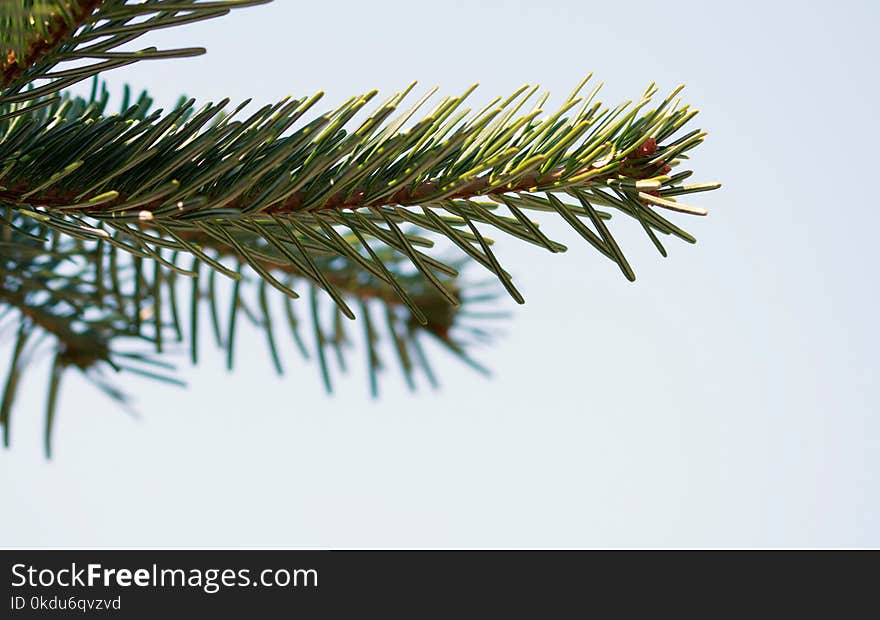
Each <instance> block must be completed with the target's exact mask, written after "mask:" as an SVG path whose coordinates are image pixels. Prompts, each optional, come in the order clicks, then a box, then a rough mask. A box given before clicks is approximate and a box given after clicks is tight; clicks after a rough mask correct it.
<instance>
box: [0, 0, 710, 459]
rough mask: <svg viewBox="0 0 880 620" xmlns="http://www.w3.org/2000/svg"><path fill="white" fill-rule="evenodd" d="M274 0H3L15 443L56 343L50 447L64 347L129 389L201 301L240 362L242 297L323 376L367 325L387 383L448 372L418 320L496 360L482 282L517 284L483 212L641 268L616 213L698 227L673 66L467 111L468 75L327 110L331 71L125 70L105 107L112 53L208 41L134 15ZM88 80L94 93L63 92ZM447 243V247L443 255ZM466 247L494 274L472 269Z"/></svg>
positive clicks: (4, 183) (221, 341)
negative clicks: (236, 87)
mask: <svg viewBox="0 0 880 620" xmlns="http://www.w3.org/2000/svg"><path fill="white" fill-rule="evenodd" d="M266 1H267V0H225V1H224V0H219V1H203V2H199V1H196V0H146V1H139V2H135V1H131V0H105V1H100V0H78V1H77V0H2V1H0V22H2V23H0V26H2V45H0V51H2V57H0V218H2V219H0V277H2V281H3V287H2V291H0V330H2V331H0V333H2V334H4V335H5V336H6V338H7V340H11V347H10V348H11V354H12V357H11V361H10V363H9V367H8V370H7V374H6V378H5V382H4V383H3V385H2V390H3V391H2V394H0V424H2V428H3V435H4V442H5V443H6V445H8V444H9V441H10V437H11V432H12V418H11V409H12V405H13V402H14V400H15V396H16V392H17V389H18V386H19V384H20V380H21V376H22V373H23V371H24V369H25V368H26V367H27V366H28V364H29V363H30V362H32V361H33V359H34V358H35V357H36V356H37V354H38V353H39V352H41V351H48V352H50V353H51V355H52V356H53V357H52V359H53V361H52V365H51V372H50V378H49V389H48V397H47V401H48V403H47V410H46V426H45V429H46V432H45V448H46V450H47V453H48V452H49V451H50V450H51V432H52V427H53V421H54V417H55V403H56V401H57V397H58V390H59V385H60V381H61V377H62V375H63V373H64V371H65V370H66V369H68V368H70V367H75V368H78V369H79V370H81V371H82V372H83V374H84V375H85V376H86V377H87V378H88V379H90V380H91V381H92V382H94V383H95V385H97V386H98V387H99V388H101V389H102V390H103V391H104V392H106V393H107V394H108V395H110V396H111V397H113V398H114V399H116V400H118V401H119V402H120V403H121V404H125V403H126V402H127V397H126V395H124V394H122V393H121V392H119V391H118V390H117V389H116V388H114V387H113V386H112V385H111V384H110V383H109V382H108V378H107V375H108V372H109V371H113V372H118V371H127V372H132V373H137V374H141V375H145V376H148V377H152V378H156V379H160V380H164V381H169V382H172V383H177V382H179V380H178V379H176V378H175V376H174V374H173V371H174V366H172V365H171V364H170V363H168V362H167V361H166V360H165V359H163V357H164V356H163V354H164V353H166V352H167V351H168V350H169V349H170V348H177V347H179V346H181V343H187V345H188V348H189V351H190V357H191V359H192V361H193V362H194V363H195V362H196V361H197V360H198V356H199V351H200V347H199V340H200V338H201V337H203V334H202V331H203V330H201V329H200V324H201V322H202V315H203V314H204V315H206V316H207V317H208V320H209V322H210V332H211V333H212V339H213V340H215V341H216V343H217V344H218V345H220V346H221V347H223V348H225V350H226V357H227V363H228V366H229V367H230V368H232V366H233V362H234V352H235V348H234V347H235V332H236V325H237V323H238V321H239V319H240V318H241V317H244V318H246V319H248V320H250V321H252V322H253V323H255V324H257V325H259V326H260V327H262V328H263V330H264V332H265V334H266V341H267V345H268V349H269V353H270V356H271V358H272V361H273V363H274V365H275V367H276V369H277V370H278V372H279V373H280V372H281V371H282V361H281V355H280V353H281V348H282V346H281V343H280V342H279V340H278V335H277V334H276V332H277V331H278V330H277V327H278V324H279V323H280V322H281V321H283V322H285V323H286V324H287V325H288V327H289V328H290V332H291V334H292V337H293V341H294V343H295V344H296V347H297V348H298V349H299V351H300V352H301V353H302V355H303V356H304V357H307V358H308V357H315V358H317V361H318V366H319V368H320V371H321V376H322V378H323V381H324V383H325V385H326V386H327V388H328V389H329V388H330V386H331V373H330V366H331V365H338V366H340V367H341V368H342V369H343V370H344V369H345V367H346V363H347V354H348V350H349V349H350V348H351V345H352V343H354V342H356V341H360V342H362V343H363V349H364V351H365V352H364V354H363V355H364V357H365V359H366V365H367V369H368V371H369V378H370V385H371V390H372V392H373V393H374V394H375V393H376V392H377V390H378V383H377V375H378V373H379V371H380V370H381V369H382V368H383V367H384V363H383V358H385V357H390V356H393V357H396V358H397V363H398V364H399V366H400V368H401V370H402V373H403V376H404V378H405V380H406V381H407V383H408V385H409V386H410V387H413V386H414V385H415V379H414V375H415V374H416V373H417V372H421V373H422V374H423V375H424V376H425V377H426V378H427V380H428V381H429V382H430V383H431V384H436V380H435V377H434V374H433V372H432V370H431V367H430V365H429V363H428V356H427V354H426V352H425V350H424V348H423V340H424V339H425V338H426V337H429V338H431V339H433V340H434V341H435V342H436V343H439V344H440V345H441V346H443V347H445V348H446V349H448V350H449V351H451V352H452V353H454V354H455V355H456V356H457V357H459V358H460V359H462V360H463V361H464V362H466V363H468V364H470V365H472V366H474V367H475V368H477V369H480V370H482V367H481V366H479V365H478V364H477V363H476V362H474V361H473V359H472V358H471V357H470V355H469V350H470V348H471V347H472V345H474V344H476V343H479V342H482V341H486V340H490V339H491V336H492V330H491V329H487V328H486V327H485V326H484V325H483V323H484V322H486V321H489V320H491V319H492V318H495V316H496V313H493V312H486V311H484V310H481V306H482V304H485V303H488V302H491V301H493V300H494V299H495V298H496V297H497V296H498V293H499V291H500V289H501V288H503V289H504V290H506V291H507V293H509V294H510V295H511V296H512V297H513V298H514V299H515V300H516V301H517V302H519V303H522V302H523V298H522V295H521V294H520V293H519V291H518V290H517V289H516V287H515V286H514V283H513V278H512V276H511V275H510V273H508V272H507V271H506V270H505V269H504V268H503V267H502V266H501V264H500V263H499V261H498V258H497V257H496V255H495V253H494V252H493V249H492V247H493V240H492V239H491V238H490V237H489V236H487V233H486V230H487V229H495V231H496V232H499V233H504V234H507V235H512V236H513V237H516V238H517V239H519V240H522V241H525V242H528V243H531V244H534V245H537V246H539V247H542V248H544V249H546V250H548V251H550V252H562V251H564V250H565V249H566V248H565V246H564V245H562V244H560V243H558V242H556V241H553V240H552V239H550V238H549V237H548V236H547V235H546V234H545V233H544V232H542V230H541V228H540V226H539V224H538V222H537V221H535V219H533V218H534V216H535V214H539V213H542V212H543V213H546V214H547V215H546V216H547V217H555V218H561V220H562V221H564V222H565V223H567V224H568V225H569V226H571V227H572V228H573V229H574V230H575V231H576V232H577V233H578V234H579V235H580V237H582V238H583V239H584V240H585V241H586V242H587V243H589V244H590V245H591V246H592V247H593V248H594V249H595V250H596V251H597V252H598V253H599V254H600V255H601V256H603V257H604V258H606V259H608V260H609V261H611V262H612V263H614V264H615V265H616V266H617V268H619V269H620V270H621V271H622V272H623V274H624V276H625V277H627V278H628V279H630V280H633V279H635V274H634V272H633V269H632V268H631V266H630V264H629V263H628V262H627V260H626V258H625V257H624V254H623V252H622V251H621V248H620V246H619V245H618V243H617V241H616V239H615V238H614V236H612V234H611V230H610V224H609V223H608V220H610V219H611V213H612V212H616V213H617V214H620V215H625V216H628V217H630V218H633V219H635V220H636V221H637V222H638V223H639V224H640V225H641V227H642V229H643V230H644V231H645V234H646V235H647V236H648V238H649V239H650V240H651V242H653V244H654V245H655V246H656V248H657V250H658V251H659V252H660V253H661V254H662V255H664V256H665V255H666V249H665V247H664V245H663V243H662V241H661V238H664V237H678V238H679V239H682V240H684V241H687V242H690V243H693V242H694V238H693V237H692V236H691V235H690V234H688V233H687V232H685V231H684V230H682V229H681V228H679V227H678V226H677V225H676V224H674V223H672V222H671V221H670V220H669V219H667V217H666V215H667V213H666V212H669V211H672V212H681V213H685V214H691V215H705V213H706V212H705V211H704V210H703V209H701V208H698V207H692V206H688V205H686V204H683V203H681V202H679V197H680V196H683V195H686V194H692V193H696V192H703V191H707V190H712V189H716V188H717V187H719V185H718V184H715V183H711V184H685V181H686V180H687V179H689V177H690V176H691V174H692V173H691V171H690V170H680V168H681V167H682V164H684V163H685V162H686V161H687V160H688V153H689V152H690V151H691V150H692V149H693V148H694V147H696V146H697V145H699V144H700V143H701V142H702V141H703V139H704V137H705V135H706V134H705V133H703V132H701V131H699V130H697V129H693V130H689V131H687V130H685V127H686V125H687V124H688V123H689V122H690V121H691V119H692V118H693V117H694V115H695V114H696V113H697V112H696V110H692V109H691V108H690V107H689V106H687V105H683V104H682V103H681V102H680V101H679V99H678V98H677V97H678V94H679V92H680V90H681V88H680V87H679V88H678V89H675V90H674V91H673V92H672V93H671V94H670V95H669V96H668V97H665V98H664V99H662V100H661V101H659V103H656V104H654V103H652V102H653V100H654V98H655V95H656V93H657V89H656V87H655V86H654V85H653V84H652V85H651V86H650V87H649V88H648V89H647V91H646V92H645V93H644V94H643V95H642V96H641V98H639V99H638V100H637V101H634V102H625V103H623V104H621V105H619V106H617V107H614V108H608V107H605V106H603V105H602V104H601V102H599V101H597V99H596V98H597V94H598V91H599V87H598V86H597V87H595V88H590V87H588V82H589V77H588V78H587V79H584V80H583V81H582V82H581V83H580V84H579V85H578V87H577V88H576V89H575V91H574V92H573V93H572V94H571V95H570V96H569V97H568V98H567V99H566V100H565V102H564V103H563V104H562V105H561V106H560V107H558V108H556V109H551V110H546V109H545V104H546V103H547V99H548V94H546V93H545V94H539V93H538V89H537V87H534V88H532V87H528V86H524V87H522V88H521V89H519V90H517V91H516V92H515V93H513V94H512V95H511V96H509V97H506V98H497V99H495V100H493V101H491V102H490V103H489V104H488V105H486V106H485V107H483V108H482V109H477V110H471V109H470V108H468V107H467V101H468V97H469V95H470V94H471V92H472V91H473V88H470V89H468V90H467V91H466V92H464V93H462V94H460V95H456V96H446V97H442V98H438V97H437V96H436V94H435V90H436V89H435V90H431V91H429V92H428V93H426V94H425V95H423V96H422V97H421V98H419V99H417V100H416V101H415V102H414V103H412V104H407V105H404V101H405V100H406V99H408V98H411V97H410V96H411V93H412V91H413V90H414V89H415V85H414V84H413V85H410V86H409V87H408V88H407V89H405V90H404V91H403V92H401V93H397V94H394V95H393V96H391V97H389V98H387V99H386V100H384V101H383V102H381V103H378V104H375V103H372V101H373V100H374V99H375V98H376V95H377V93H376V92H375V91H373V92H369V93H366V94H363V95H358V96H355V97H352V98H351V99H349V100H348V101H346V102H345V103H343V104H342V105H341V106H339V107H337V108H335V109H332V110H329V111H326V112H324V113H320V112H319V106H318V103H319V100H320V99H321V93H318V94H315V95H312V96H306V97H301V98H286V99H283V100H282V101H279V102H277V103H275V104H271V105H265V106H262V107H255V106H249V105H248V103H249V102H244V103H242V104H240V105H238V106H235V107H231V106H230V103H229V101H228V100H224V101H221V102H219V103H208V104H205V105H203V106H201V107H197V106H196V104H195V101H194V100H192V99H181V101H180V102H179V103H178V104H177V105H176V106H175V107H174V108H173V109H171V110H168V111H163V110H153V106H152V100H151V99H150V97H149V95H148V94H147V92H146V91H144V92H142V93H141V94H140V95H139V96H138V97H136V98H134V97H132V95H131V91H130V89H129V88H128V87H126V88H125V91H124V93H123V95H122V101H121V104H119V105H118V107H116V110H117V111H115V112H114V111H111V109H110V102H109V95H108V93H107V90H106V87H105V86H103V85H102V84H101V83H100V82H99V81H98V76H99V74H100V73H102V72H104V71H107V70H110V69H114V68H118V67H123V66H126V65H130V64H132V63H135V62H141V61H147V60H162V59H169V58H180V57H186V56H193V55H197V54H201V53H203V52H204V50H203V49H202V48H198V47H191V48H184V49H175V50H159V49H156V48H155V47H139V46H138V44H137V43H138V41H137V40H138V39H139V38H140V37H141V36H142V35H144V34H147V33H150V32H151V31H153V30H157V29H161V28H168V27H177V26H182V25H185V24H188V23H192V22H195V21H199V20H203V19H210V18H214V17H219V16H222V15H225V14H226V13H228V12H230V10H231V9H234V8H240V7H247V6H253V5H258V4H265V3H266ZM88 79H91V80H92V92H91V95H90V96H89V97H88V98H84V97H78V96H73V95H71V94H69V93H67V92H66V91H65V89H66V88H68V87H69V86H71V85H73V84H76V83H78V82H81V81H83V80H88ZM368 106H371V107H368ZM679 170H680V171H679ZM437 241H442V242H443V243H442V244H441V250H443V251H442V252H439V253H438V252H434V253H428V252H427V250H428V249H430V248H432V247H434V245H435V242H437ZM453 252H454V253H453ZM472 263H476V264H477V265H479V266H481V267H483V268H485V269H487V270H488V271H489V272H491V273H492V274H494V276H495V277H496V279H497V281H498V282H500V287H499V288H498V289H496V288H495V287H493V286H491V285H487V283H485V282H474V281H471V280H468V279H466V278H464V276H463V275H461V273H462V270H463V269H464V268H465V267H467V266H468V265H469V264H472ZM224 280H228V281H230V282H231V285H227V284H224V282H223V281H224ZM319 291H324V292H325V293H327V296H324V295H319ZM301 294H304V298H302V299H301V298H300V295H301ZM227 295H228V298H225V299H222V301H221V297H226V296H227ZM221 306H222V307H221ZM356 315H358V317H359V322H360V324H361V327H362V329H361V330H359V331H360V332H361V333H360V335H359V336H358V335H356V334H353V333H352V329H351V326H350V325H349V324H348V323H349V319H354V318H355V316H356ZM279 316H281V318H279ZM304 326H305V327H308V332H309V333H304V332H305V329H304ZM331 357H332V358H335V362H333V360H331Z"/></svg>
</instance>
